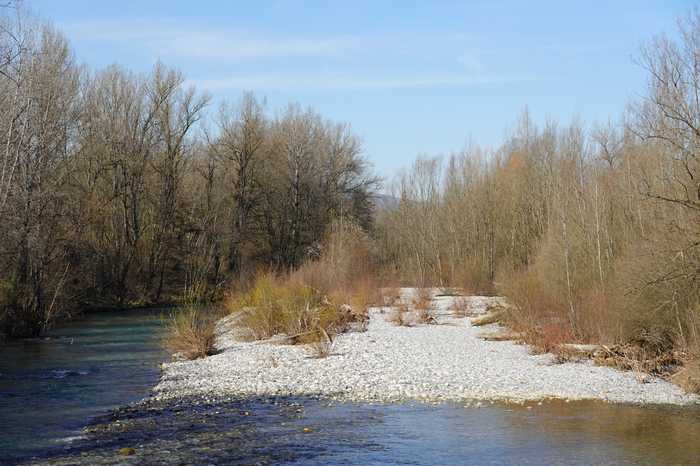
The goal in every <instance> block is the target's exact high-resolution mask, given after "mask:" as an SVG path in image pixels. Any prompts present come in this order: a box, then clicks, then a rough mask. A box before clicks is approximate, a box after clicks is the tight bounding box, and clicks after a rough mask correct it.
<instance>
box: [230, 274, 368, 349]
mask: <svg viewBox="0 0 700 466" xmlns="http://www.w3.org/2000/svg"><path fill="white" fill-rule="evenodd" d="M345 298H347V299H345ZM358 299H360V298H358ZM348 300H350V301H351V299H350V298H348V296H347V295H343V294H339V293H338V294H334V295H331V296H328V295H325V294H323V293H321V292H320V291H319V290H317V289H315V288H312V287H310V286H308V285H306V284H304V283H301V282H299V281H298V280H297V279H296V277H294V276H292V277H289V276H287V277H284V276H283V277H276V276H274V275H273V274H270V273H268V274H262V275H260V276H258V278H257V279H256V280H255V283H254V285H253V286H252V288H251V289H250V290H249V291H248V292H246V293H243V294H239V295H235V296H232V297H230V298H229V299H228V301H227V303H226V306H227V308H228V310H229V311H230V312H234V313H235V312H238V313H240V320H239V324H240V327H241V328H243V329H245V330H246V331H247V335H244V337H247V338H249V339H253V340H261V339H265V338H270V337H272V336H275V335H280V334H284V335H287V336H290V337H293V338H294V341H295V342H297V341H298V342H299V343H311V342H313V341H315V340H317V339H318V330H319V329H321V330H322V331H323V332H325V333H327V334H328V335H335V334H338V333H342V332H345V331H347V330H348V329H349V328H350V327H351V324H353V323H355V322H363V321H364V320H365V319H366V311H365V310H364V309H362V308H353V307H352V306H351V305H349V304H347V301H348ZM360 300H361V299H360Z"/></svg>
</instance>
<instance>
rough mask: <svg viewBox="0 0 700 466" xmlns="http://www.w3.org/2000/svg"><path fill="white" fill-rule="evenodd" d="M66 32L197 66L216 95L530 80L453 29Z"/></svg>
mask: <svg viewBox="0 0 700 466" xmlns="http://www.w3.org/2000/svg"><path fill="white" fill-rule="evenodd" d="M63 27H64V29H65V30H66V31H67V33H68V35H69V37H71V38H72V39H73V40H77V41H82V42H100V43H109V44H115V45H118V46H119V47H120V48H121V49H122V50H133V51H139V50H141V51H146V52H147V53H148V54H149V56H150V57H152V56H156V57H159V58H163V59H165V60H168V61H171V60H172V61H173V62H175V63H176V64H178V63H180V64H182V63H183V61H184V62H185V63H187V62H193V61H194V62H196V63H197V68H196V69H198V70H199V73H200V76H199V77H198V78H195V79H191V80H190V82H191V83H192V84H196V85H197V86H198V87H201V88H205V89H209V90H211V91H227V90H240V89H252V90H260V91H270V90H300V89H302V90H348V89H353V90H372V89H402V88H420V87H437V86H442V87H446V86H462V87H463V86H472V85H483V84H502V83H512V82H522V81H526V80H533V77H532V76H524V74H526V72H525V71H519V70H514V71H512V72H511V70H508V71H507V72H503V73H498V72H496V71H494V69H492V68H490V67H489V66H487V64H486V62H485V61H484V60H483V57H484V56H485V55H488V49H487V48H486V49H485V48H479V47H477V46H476V45H475V42H476V39H475V38H474V37H470V36H468V35H466V34H463V33H454V32H449V31H448V32H445V31H440V32H433V33H429V32H424V33H422V34H416V33H415V32H410V33H408V32H382V33H365V34H361V33H357V34H354V35H347V34H346V35H342V34H341V35H328V36H320V37H319V36H315V37H314V36H279V35H275V34H265V33H261V32H260V31H255V32H253V31H246V30H242V29H235V28H231V29H217V28H212V27H203V26H201V25H200V26H197V25H192V24H187V25H183V24H181V23H179V22H175V21H152V22H146V21H142V20H135V21H129V22H124V21H104V20H100V21H88V22H81V23H72V24H66V25H63ZM289 59H296V60H292V61H290V60H289ZM503 61H505V60H503ZM200 64H201V65H202V66H199V65H200ZM239 64H243V65H244V69H245V70H246V72H245V73H238V72H231V70H232V69H242V68H241V67H239V66H238V65H239ZM518 73H521V74H520V75H518Z"/></svg>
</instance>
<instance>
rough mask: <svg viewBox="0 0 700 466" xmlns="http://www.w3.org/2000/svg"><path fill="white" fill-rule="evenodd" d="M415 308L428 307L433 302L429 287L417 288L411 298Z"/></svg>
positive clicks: (422, 308)
mask: <svg viewBox="0 0 700 466" xmlns="http://www.w3.org/2000/svg"><path fill="white" fill-rule="evenodd" d="M411 303H412V304H413V308H414V309H415V310H424V309H430V308H431V306H432V303H433V297H432V294H431V292H430V288H418V289H416V291H415V294H414V295H413V299H412V300H411Z"/></svg>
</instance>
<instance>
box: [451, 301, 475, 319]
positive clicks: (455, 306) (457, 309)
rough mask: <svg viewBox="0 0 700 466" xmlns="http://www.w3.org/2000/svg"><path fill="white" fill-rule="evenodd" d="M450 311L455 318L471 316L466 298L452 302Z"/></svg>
mask: <svg viewBox="0 0 700 466" xmlns="http://www.w3.org/2000/svg"><path fill="white" fill-rule="evenodd" d="M450 311H452V315H454V316H455V317H467V316H468V315H469V311H470V309H469V300H468V299H467V298H464V297H458V298H455V299H454V300H452V304H451V305H450Z"/></svg>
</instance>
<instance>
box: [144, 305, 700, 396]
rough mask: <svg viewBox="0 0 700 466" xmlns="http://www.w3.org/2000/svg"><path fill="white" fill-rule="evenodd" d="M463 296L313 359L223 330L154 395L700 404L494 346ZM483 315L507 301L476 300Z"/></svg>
mask: <svg viewBox="0 0 700 466" xmlns="http://www.w3.org/2000/svg"><path fill="white" fill-rule="evenodd" d="M455 299H457V298H456V297H452V296H441V297H436V298H435V299H434V302H433V305H434V308H435V315H436V318H437V325H416V326H412V327H404V326H395V325H392V324H391V323H389V322H388V321H387V317H388V316H389V315H390V313H391V312H392V311H391V310H390V309H388V308H373V309H371V310H370V313H369V315H370V321H369V325H368V328H367V331H366V332H356V333H347V334H343V335H339V336H338V337H337V338H336V340H335V342H334V346H333V349H332V352H331V355H330V356H329V357H327V358H323V359H315V358H313V357H311V355H310V353H309V352H308V350H307V349H306V348H305V347H303V346H289V345H280V344H276V343H275V342H274V341H263V342H241V341H238V340H237V339H236V338H235V325H231V319H228V320H224V321H223V322H222V323H221V324H220V325H219V329H218V337H217V347H218V349H219V351H220V353H219V354H217V355H214V356H211V357H208V358H205V359H200V360H195V361H181V362H171V363H166V364H164V365H163V373H162V377H161V380H160V383H159V384H158V385H157V386H156V387H155V389H154V398H155V399H157V400H167V399H173V398H180V397H185V396H203V397H207V396H212V397H221V396H230V397H248V396H321V397H327V398H332V399H337V400H344V401H361V402H393V401H402V400H419V401H428V402H444V401H454V402H476V403H478V402H483V401H494V400H499V401H513V402H525V401H538V400H543V399H549V398H558V399H564V400H603V401H609V402H619V403H636V404H678V405H683V404H692V403H697V402H698V400H699V398H698V397H697V396H694V395H687V394H685V393H684V392H683V391H682V390H681V389H680V388H679V387H677V386H675V385H673V384H670V383H668V382H666V381H664V380H661V379H658V378H654V377H643V378H640V377H638V376H637V375H635V374H634V373H631V372H622V371H618V370H616V369H613V368H609V367H600V366H595V365H594V364H593V363H592V362H569V363H563V364H559V363H556V362H555V360H554V357H553V356H552V355H548V354H544V355H533V354H530V351H529V348H528V347H527V346H526V345H520V344H516V343H514V342H509V341H503V342H495V341H485V340H483V339H481V338H480V337H479V335H480V334H482V333H487V332H492V331H495V330H497V329H498V326H497V325H495V324H492V325H489V326H484V327H478V328H477V327H474V326H472V325H471V322H470V319H469V318H466V317H462V318H456V317H454V316H453V313H452V311H451V308H452V307H453V303H454V300H455ZM463 299H466V300H467V301H468V307H469V309H468V313H469V314H472V315H478V314H480V313H482V312H483V310H484V309H485V307H486V306H487V305H488V304H489V302H492V301H494V300H497V299H498V298H486V297H468V298H463Z"/></svg>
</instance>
